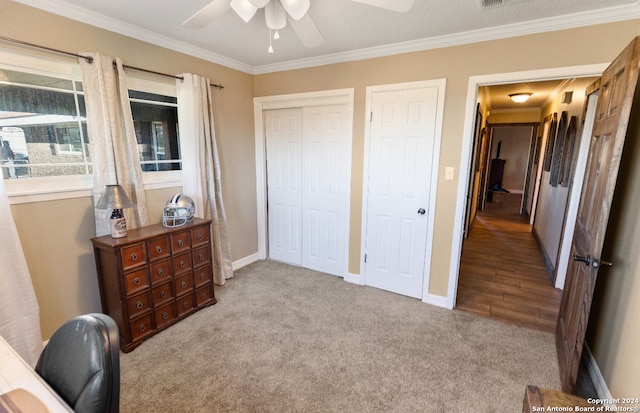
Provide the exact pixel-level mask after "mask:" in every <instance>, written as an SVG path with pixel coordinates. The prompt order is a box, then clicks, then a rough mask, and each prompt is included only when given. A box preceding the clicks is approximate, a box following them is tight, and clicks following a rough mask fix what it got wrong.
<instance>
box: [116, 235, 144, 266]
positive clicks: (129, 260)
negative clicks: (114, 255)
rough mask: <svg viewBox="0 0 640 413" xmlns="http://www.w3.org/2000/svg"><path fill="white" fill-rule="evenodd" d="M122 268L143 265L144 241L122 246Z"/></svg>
mask: <svg viewBox="0 0 640 413" xmlns="http://www.w3.org/2000/svg"><path fill="white" fill-rule="evenodd" d="M121 253H122V268H123V269H124V270H125V271H126V270H128V269H131V268H134V267H137V266H139V265H144V264H145V263H146V262H147V254H146V248H145V246H144V243H142V242H141V243H139V244H133V245H129V246H128V247H124V248H122V251H121Z"/></svg>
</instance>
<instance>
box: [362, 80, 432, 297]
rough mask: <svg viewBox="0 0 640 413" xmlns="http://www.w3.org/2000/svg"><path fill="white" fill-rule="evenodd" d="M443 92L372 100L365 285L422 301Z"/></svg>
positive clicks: (395, 93) (387, 94)
mask: <svg viewBox="0 0 640 413" xmlns="http://www.w3.org/2000/svg"><path fill="white" fill-rule="evenodd" d="M438 102H439V90H438V87H421V88H415V89H405V90H390V91H380V92H374V93H372V94H371V103H370V105H371V125H370V131H369V167H368V171H369V172H368V186H367V191H368V194H367V218H366V245H365V254H366V255H365V257H366V258H365V264H364V265H365V284H366V285H370V286H373V287H377V288H382V289H385V290H388V291H392V292H396V293H399V294H403V295H407V296H410V297H415V298H421V297H422V294H423V281H424V273H425V257H426V251H427V230H428V223H429V221H430V219H429V217H430V215H431V214H432V212H433V211H431V210H430V209H431V208H430V189H431V188H430V185H431V179H432V176H431V175H432V166H433V157H434V143H435V140H436V134H437V125H438V122H437V119H438Z"/></svg>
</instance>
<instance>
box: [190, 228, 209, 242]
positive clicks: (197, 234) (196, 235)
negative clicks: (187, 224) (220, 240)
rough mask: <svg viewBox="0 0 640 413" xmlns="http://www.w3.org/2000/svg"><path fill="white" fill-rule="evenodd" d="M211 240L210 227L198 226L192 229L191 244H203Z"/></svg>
mask: <svg viewBox="0 0 640 413" xmlns="http://www.w3.org/2000/svg"><path fill="white" fill-rule="evenodd" d="M207 242H209V227H208V226H206V227H198V228H194V229H193V230H191V245H193V246H194V247H195V246H196V245H202V244H204V243H207Z"/></svg>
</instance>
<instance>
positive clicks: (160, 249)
mask: <svg viewBox="0 0 640 413" xmlns="http://www.w3.org/2000/svg"><path fill="white" fill-rule="evenodd" d="M156 252H157V253H158V254H160V253H161V252H162V247H161V246H160V245H158V246H157V247H156Z"/></svg>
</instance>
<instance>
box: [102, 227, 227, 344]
mask: <svg viewBox="0 0 640 413" xmlns="http://www.w3.org/2000/svg"><path fill="white" fill-rule="evenodd" d="M210 224H211V221H209V220H205V219H198V218H194V219H193V221H192V222H190V223H188V224H186V225H184V226H181V227H177V228H165V227H164V226H162V225H161V224H158V225H151V226H148V227H143V228H137V229H132V230H129V231H128V235H127V236H126V237H124V238H112V237H111V235H105V236H102V237H96V238H92V239H91V242H92V243H93V251H94V254H95V260H96V268H97V272H98V283H99V285H100V299H101V300H102V311H103V312H104V313H105V314H108V315H109V316H111V317H112V318H113V319H114V320H115V321H116V323H117V324H118V328H119V329H120V347H121V348H122V351H124V352H125V353H127V352H129V351H131V350H133V349H134V348H136V347H137V346H139V345H140V344H141V343H142V341H143V340H144V339H146V338H148V337H150V336H152V335H153V334H155V333H157V332H159V331H161V330H163V329H164V328H167V327H168V326H170V325H171V324H173V323H175V322H176V321H178V320H180V319H182V318H185V317H187V316H188V315H189V314H191V313H193V312H194V311H197V310H199V309H201V308H203V307H206V306H208V305H212V304H215V303H216V299H215V296H214V292H213V270H212V263H211V236H210Z"/></svg>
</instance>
